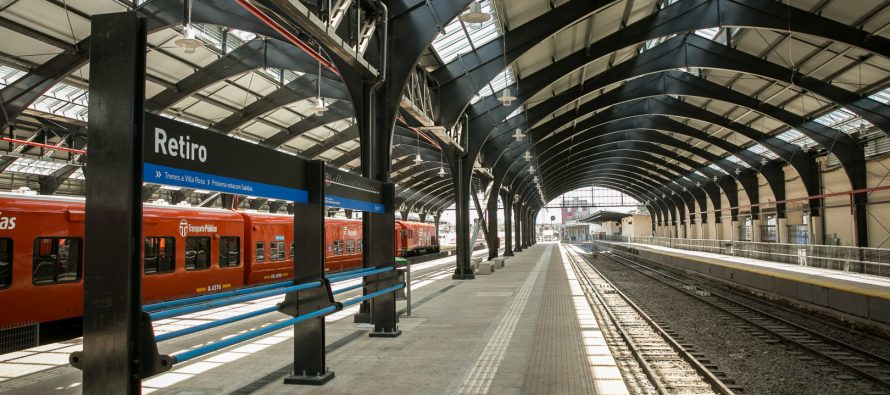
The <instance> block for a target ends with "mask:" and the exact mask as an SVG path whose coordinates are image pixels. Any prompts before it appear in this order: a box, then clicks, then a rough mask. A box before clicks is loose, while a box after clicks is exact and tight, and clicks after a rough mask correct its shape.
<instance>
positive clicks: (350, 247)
mask: <svg viewBox="0 0 890 395" xmlns="http://www.w3.org/2000/svg"><path fill="white" fill-rule="evenodd" d="M346 253H347V254H355V240H352V239H349V240H346Z"/></svg>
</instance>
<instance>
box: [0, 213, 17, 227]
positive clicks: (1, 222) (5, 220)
mask: <svg viewBox="0 0 890 395" xmlns="http://www.w3.org/2000/svg"><path fill="white" fill-rule="evenodd" d="M2 214H3V213H2V212H0V215H2ZM12 229H15V217H2V216H0V230H12Z"/></svg>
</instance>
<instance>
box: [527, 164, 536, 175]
mask: <svg viewBox="0 0 890 395" xmlns="http://www.w3.org/2000/svg"><path fill="white" fill-rule="evenodd" d="M528 174H535V167H534V166H532V165H528Z"/></svg>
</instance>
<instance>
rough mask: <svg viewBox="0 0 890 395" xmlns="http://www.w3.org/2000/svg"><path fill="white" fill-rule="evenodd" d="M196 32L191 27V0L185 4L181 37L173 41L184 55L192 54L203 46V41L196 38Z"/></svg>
mask: <svg viewBox="0 0 890 395" xmlns="http://www.w3.org/2000/svg"><path fill="white" fill-rule="evenodd" d="M197 35H198V31H197V30H195V27H194V26H192V0H187V3H186V20H185V26H183V27H182V37H180V38H177V39H176V40H175V41H173V43H174V44H176V46H177V47H180V48H182V49H183V52H185V53H186V54H193V53H195V50H196V49H198V48H201V47H203V46H204V41H201V39H199V38H197Z"/></svg>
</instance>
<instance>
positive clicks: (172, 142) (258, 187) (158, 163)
mask: <svg viewBox="0 0 890 395" xmlns="http://www.w3.org/2000/svg"><path fill="white" fill-rule="evenodd" d="M142 155H143V162H144V163H143V168H142V174H143V175H142V177H143V181H145V182H148V183H154V184H164V185H172V186H178V187H182V188H194V189H205V190H210V191H216V192H223V193H231V194H237V195H251V196H259V197H264V198H270V199H279V200H288V201H292V202H295V203H307V202H308V201H309V193H308V192H307V188H306V183H305V180H304V174H305V167H306V162H305V161H304V160H303V159H301V158H298V157H295V156H292V155H288V154H285V153H283V152H278V151H275V150H272V149H269V148H266V147H262V146H260V145H257V144H252V143H249V142H246V141H241V140H238V139H234V138H232V137H229V136H226V135H224V134H220V133H217V132H214V131H211V130H206V129H202V128H199V127H196V126H192V125H188V124H185V123H182V122H178V121H175V120H172V119H169V118H165V117H162V116H159V115H156V114H151V113H146V114H145V132H144V133H143V148H142Z"/></svg>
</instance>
